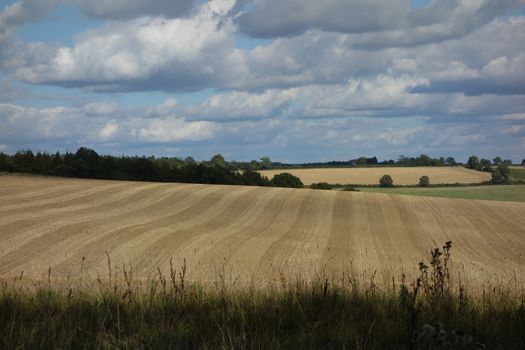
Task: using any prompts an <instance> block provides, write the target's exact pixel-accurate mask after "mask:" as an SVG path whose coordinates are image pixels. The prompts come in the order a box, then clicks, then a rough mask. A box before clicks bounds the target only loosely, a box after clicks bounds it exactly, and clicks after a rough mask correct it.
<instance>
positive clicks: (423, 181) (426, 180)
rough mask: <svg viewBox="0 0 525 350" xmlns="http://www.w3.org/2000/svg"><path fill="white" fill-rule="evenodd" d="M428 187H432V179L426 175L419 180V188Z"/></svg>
mask: <svg viewBox="0 0 525 350" xmlns="http://www.w3.org/2000/svg"><path fill="white" fill-rule="evenodd" d="M428 185H430V179H429V178H428V176H426V175H423V176H421V177H420V178H419V186H421V187H427V186H428Z"/></svg>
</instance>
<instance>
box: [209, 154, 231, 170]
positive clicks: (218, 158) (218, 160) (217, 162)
mask: <svg viewBox="0 0 525 350" xmlns="http://www.w3.org/2000/svg"><path fill="white" fill-rule="evenodd" d="M210 163H211V165H214V166H216V167H219V168H226V167H227V166H228V163H227V162H226V160H225V159H224V156H223V155H222V154H220V153H218V154H216V155H214V156H213V157H211V159H210Z"/></svg>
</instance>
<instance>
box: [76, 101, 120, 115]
mask: <svg viewBox="0 0 525 350" xmlns="http://www.w3.org/2000/svg"><path fill="white" fill-rule="evenodd" d="M118 108H119V106H118V104H117V103H116V102H93V103H89V104H87V105H85V106H83V107H82V110H83V112H84V113H85V114H86V115H88V116H107V115H110V114H112V113H114V112H116V111H117V110H118Z"/></svg>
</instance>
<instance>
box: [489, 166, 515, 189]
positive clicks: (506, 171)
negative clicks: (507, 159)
mask: <svg viewBox="0 0 525 350" xmlns="http://www.w3.org/2000/svg"><path fill="white" fill-rule="evenodd" d="M509 176H510V168H509V166H508V165H507V164H505V163H502V164H500V165H498V168H497V169H496V170H495V171H494V172H493V173H492V183H493V184H496V185H500V184H508V183H511V182H512V181H511V180H510V177H509Z"/></svg>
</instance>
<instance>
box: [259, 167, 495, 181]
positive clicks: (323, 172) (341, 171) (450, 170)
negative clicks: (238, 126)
mask: <svg viewBox="0 0 525 350" xmlns="http://www.w3.org/2000/svg"><path fill="white" fill-rule="evenodd" d="M283 172H288V173H291V174H293V175H295V176H298V177H299V178H300V179H301V180H302V181H303V183H304V184H305V185H311V184H312V183H318V182H327V183H329V184H342V185H345V184H353V185H377V184H378V182H379V178H380V177H381V176H383V175H385V174H388V175H390V176H392V178H393V179H394V184H396V185H417V184H418V183H419V178H420V177H421V176H423V175H426V176H428V177H429V178H430V183H431V184H455V183H460V184H469V183H479V182H483V181H489V180H490V179H491V175H490V173H488V172H481V171H475V170H469V169H466V168H464V167H374V168H318V169H287V170H285V169H277V170H262V171H260V173H261V174H262V175H264V176H267V177H269V178H272V177H273V176H274V175H275V174H279V173H283Z"/></svg>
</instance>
